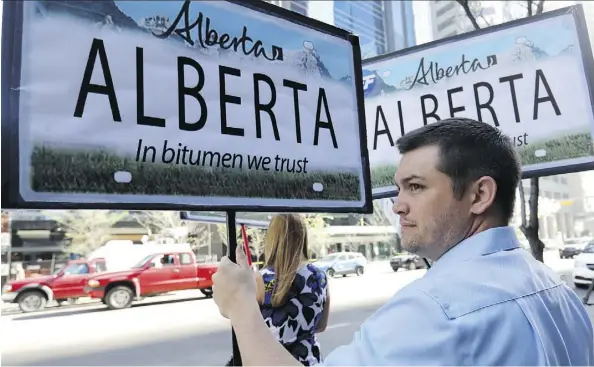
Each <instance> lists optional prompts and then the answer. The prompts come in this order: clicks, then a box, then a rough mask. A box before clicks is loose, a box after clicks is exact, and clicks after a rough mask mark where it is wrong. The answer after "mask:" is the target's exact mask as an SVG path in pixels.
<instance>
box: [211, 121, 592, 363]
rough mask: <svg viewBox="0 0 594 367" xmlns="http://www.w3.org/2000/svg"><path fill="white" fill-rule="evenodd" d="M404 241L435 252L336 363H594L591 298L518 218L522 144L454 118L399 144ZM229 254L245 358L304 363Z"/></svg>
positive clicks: (227, 288) (397, 205) (218, 284)
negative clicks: (530, 243)
mask: <svg viewBox="0 0 594 367" xmlns="http://www.w3.org/2000/svg"><path fill="white" fill-rule="evenodd" d="M396 145H397V147H398V150H399V152H400V153H401V154H402V158H401V160H400V162H399V165H398V170H397V172H396V175H395V184H396V185H397V187H398V188H399V194H398V197H397V198H396V200H395V202H394V208H393V210H394V212H395V213H396V214H397V215H398V216H399V217H400V224H401V226H402V247H403V249H404V250H406V251H408V252H410V253H413V254H417V255H419V256H421V257H426V258H429V259H431V260H433V261H434V264H433V266H432V267H431V268H430V269H429V270H428V271H427V273H426V274H425V276H424V277H422V278H421V279H418V280H416V281H414V282H412V283H410V284H409V285H407V286H406V287H404V288H402V289H401V290H400V291H399V292H397V293H396V294H395V295H394V296H393V297H392V299H391V300H389V301H388V302H387V303H386V304H385V305H384V306H383V307H381V308H380V309H379V310H378V311H377V312H375V314H373V315H372V316H371V317H370V318H369V319H367V320H366V321H365V322H364V323H363V324H362V325H361V328H360V331H358V332H356V333H355V335H354V337H353V340H352V342H351V343H350V344H348V345H345V346H342V347H338V348H336V349H335V350H334V351H332V352H331V353H330V354H329V355H328V356H326V358H325V360H324V365H338V366H380V365H392V366H395V365H408V366H412V365H417V366H418V365H422V366H430V365H449V366H461V365H466V366H468V365H471V366H472V365H474V366H592V365H594V351H593V349H594V341H593V334H592V324H591V322H590V320H589V318H588V314H587V313H586V310H585V308H584V306H583V305H582V304H581V302H580V299H579V297H578V296H577V295H576V294H575V293H574V292H573V290H572V289H570V288H569V287H568V286H567V285H566V284H565V283H564V282H563V281H562V280H561V279H560V277H559V276H558V275H557V274H556V273H555V272H554V271H553V270H551V269H550V268H548V267H547V266H545V265H544V264H542V263H541V262H539V261H537V260H535V259H534V257H532V256H531V255H530V254H529V253H527V252H526V251H524V250H522V249H521V248H520V246H519V243H518V239H517V238H516V235H515V231H514V229H513V228H512V227H510V226H509V222H510V219H511V217H512V214H513V209H514V204H515V197H516V190H517V187H518V184H519V181H520V175H521V167H520V160H519V157H518V154H517V152H516V149H515V147H514V145H513V143H512V141H511V140H510V139H509V138H508V137H507V136H505V135H503V134H502V133H501V132H500V131H499V129H497V128H495V127H492V126H491V125H488V124H486V123H481V122H478V121H474V120H470V119H463V118H451V119H446V120H442V121H441V122H436V123H432V124H429V125H426V126H423V127H421V128H419V129H417V130H413V131H411V132H409V133H407V134H406V135H404V136H403V137H401V138H400V139H399V140H398V141H397V144H396ZM237 256H238V257H237V264H235V263H233V262H231V261H230V260H229V259H227V258H224V259H223V260H222V262H221V264H220V265H219V268H218V271H217V273H215V274H214V276H213V281H214V285H215V288H214V294H213V298H214V300H215V302H216V304H217V306H218V307H219V311H220V312H221V314H222V315H223V316H224V317H227V318H229V320H230V321H231V324H232V325H233V328H234V330H235V334H236V336H237V342H238V345H239V349H240V351H241V357H242V361H243V363H244V365H252V366H255V365H258V366H263V365H269V366H270V365H275V366H295V365H298V363H297V361H296V360H295V359H294V357H292V356H291V355H290V354H289V353H287V352H286V351H285V350H284V349H283V348H281V347H280V345H278V344H277V343H275V342H274V338H273V337H272V336H271V335H270V331H269V330H268V328H267V327H266V324H265V323H264V322H263V321H262V320H261V319H260V320H259V319H258V317H257V316H259V310H258V308H257V303H256V302H255V300H254V298H255V295H256V292H257V291H256V289H257V287H256V282H255V280H254V279H253V277H251V276H250V274H251V273H250V269H249V266H248V265H247V262H246V259H245V255H242V254H241V253H240V252H238V254H237Z"/></svg>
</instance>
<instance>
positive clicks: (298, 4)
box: [289, 0, 308, 16]
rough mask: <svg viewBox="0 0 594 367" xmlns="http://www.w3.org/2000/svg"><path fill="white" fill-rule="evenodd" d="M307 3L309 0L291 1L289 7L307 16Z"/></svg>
mask: <svg viewBox="0 0 594 367" xmlns="http://www.w3.org/2000/svg"><path fill="white" fill-rule="evenodd" d="M307 3H308V1H306V0H296V1H291V3H290V6H289V9H290V10H291V11H294V12H295V13H299V14H301V15H305V16H307V10H308V7H307Z"/></svg>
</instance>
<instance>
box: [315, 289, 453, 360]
mask: <svg viewBox="0 0 594 367" xmlns="http://www.w3.org/2000/svg"><path fill="white" fill-rule="evenodd" d="M459 339H460V338H459V336H458V333H457V330H456V327H455V325H453V321H450V320H449V319H448V317H447V316H446V314H445V312H444V310H443V309H442V307H441V305H440V304H439V303H438V302H436V301H435V300H434V299H432V298H431V297H429V296H428V295H427V294H425V293H423V292H422V291H420V290H418V289H415V288H412V289H411V288H408V289H407V288H405V289H402V290H401V291H400V292H398V293H397V294H396V295H395V296H394V297H393V298H392V299H391V300H390V301H389V302H388V303H387V304H386V305H384V306H383V307H381V308H380V309H379V310H378V311H377V312H376V313H375V314H374V315H373V316H371V317H370V318H369V319H368V320H367V321H365V322H364V323H363V325H361V329H360V331H358V332H356V333H355V335H354V337H353V341H352V342H351V343H350V344H348V345H345V346H342V347H338V348H336V349H335V350H334V351H333V352H332V353H330V354H329V355H328V356H327V357H326V358H325V360H324V363H323V364H324V365H327V366H382V365H383V366H397V365H408V366H411V365H421V366H422V365H425V366H429V365H448V366H455V365H460V364H463V361H461V354H462V353H461V352H462V350H460V349H459V347H460V345H459V344H460V342H459Z"/></svg>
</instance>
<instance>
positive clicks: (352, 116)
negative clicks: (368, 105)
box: [2, 0, 371, 212]
mask: <svg viewBox="0 0 594 367" xmlns="http://www.w3.org/2000/svg"><path fill="white" fill-rule="evenodd" d="M7 39H9V40H10V41H8V42H7V44H6V45H5V44H3V46H4V49H3V70H4V71H7V72H6V73H4V72H3V74H4V75H12V78H5V79H10V80H5V79H3V85H2V94H3V97H4V96H6V98H5V99H3V106H2V108H3V122H2V124H3V134H2V146H3V161H2V169H3V177H2V178H3V188H4V187H5V186H6V187H7V188H8V189H9V190H8V192H6V193H5V194H6V195H7V196H4V198H5V199H6V200H3V205H8V206H18V207H46V208H47V207H54V208H63V207H72V208H114V209H115V208H118V209H126V208H130V209H132V208H136V209H183V208H188V209H190V208H192V209H195V210H242V211H280V210H291V211H305V210H308V211H329V212H338V211H348V212H362V211H368V210H370V198H371V189H370V184H369V171H368V170H369V168H368V158H367V148H366V145H365V144H366V139H365V125H364V112H363V94H362V90H361V88H360V85H361V84H362V81H361V72H360V70H361V60H360V50H359V44H358V38H357V37H356V36H353V35H351V34H350V33H348V32H346V31H343V30H339V29H337V28H334V27H332V26H329V25H326V24H323V23H321V22H317V21H314V20H312V19H309V18H306V17H303V16H300V15H298V14H295V13H292V12H290V11H288V10H285V9H281V8H278V7H276V6H273V5H271V4H268V3H265V2H263V1H262V2H260V1H259V2H254V3H253V4H251V3H250V4H247V3H245V4H244V2H236V1H208V2H197V1H196V2H192V1H189V0H188V1H114V0H105V1H34V2H33V1H18V2H7V3H5V11H4V29H3V40H7ZM5 114H6V115H5ZM7 155H8V156H9V157H10V158H8V157H7ZM4 173H6V174H7V175H8V176H9V177H8V176H5V175H4ZM6 180H8V181H6ZM5 183H6V185H5ZM3 194H4V193H3Z"/></svg>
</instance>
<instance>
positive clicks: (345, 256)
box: [313, 252, 367, 277]
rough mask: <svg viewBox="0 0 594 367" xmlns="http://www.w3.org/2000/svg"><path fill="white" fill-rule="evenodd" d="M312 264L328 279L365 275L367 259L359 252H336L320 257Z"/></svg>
mask: <svg viewBox="0 0 594 367" xmlns="http://www.w3.org/2000/svg"><path fill="white" fill-rule="evenodd" d="M313 264H314V265H315V266H317V267H318V268H319V269H321V270H323V271H325V272H326V274H327V275H328V276H329V277H334V276H335V275H342V276H343V277H346V276H347V275H348V274H357V275H358V276H361V275H363V273H365V266H367V258H366V257H365V256H363V254H361V253H359V252H336V253H333V254H330V255H326V256H324V257H322V258H321V259H319V260H317V261H315V262H313Z"/></svg>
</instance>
